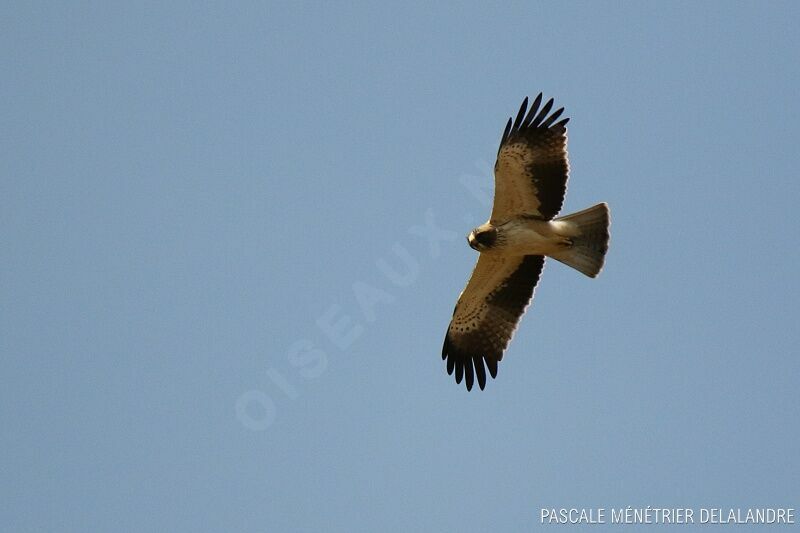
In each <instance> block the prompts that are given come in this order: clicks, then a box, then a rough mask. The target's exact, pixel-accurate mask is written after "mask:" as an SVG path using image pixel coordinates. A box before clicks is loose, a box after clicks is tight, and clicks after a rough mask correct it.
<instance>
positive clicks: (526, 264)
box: [442, 255, 544, 390]
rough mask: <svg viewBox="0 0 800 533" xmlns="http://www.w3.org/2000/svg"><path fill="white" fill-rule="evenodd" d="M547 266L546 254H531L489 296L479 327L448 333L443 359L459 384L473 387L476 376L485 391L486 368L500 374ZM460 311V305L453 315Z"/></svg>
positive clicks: (493, 374)
mask: <svg viewBox="0 0 800 533" xmlns="http://www.w3.org/2000/svg"><path fill="white" fill-rule="evenodd" d="M543 266H544V256H541V255H528V256H525V257H524V258H523V259H522V262H521V263H520V264H519V266H518V267H517V268H516V270H514V272H513V273H511V274H510V275H509V276H508V277H507V278H506V279H505V280H504V281H503V283H502V284H501V285H500V286H499V287H497V289H495V290H494V291H493V292H492V293H491V294H490V295H489V297H488V299H487V303H488V305H489V312H488V313H487V315H486V317H485V318H484V320H483V321H482V322H481V323H480V325H479V327H478V328H477V329H476V330H473V331H469V332H466V333H455V334H452V335H451V333H450V331H449V329H448V333H447V335H446V336H445V339H444V346H442V359H444V360H446V361H447V373H448V374H450V375H452V374H453V371H455V378H456V383H461V381H462V380H465V381H466V386H467V390H472V386H473V384H474V381H475V378H476V377H477V380H478V386H479V387H480V388H481V390H483V388H484V387H485V386H486V369H488V370H489V375H491V376H492V378H495V377H497V363H498V362H499V361H500V360H502V359H503V352H504V351H505V349H506V347H507V346H508V342H509V341H510V340H511V336H512V335H513V333H514V330H515V329H516V327H517V324H518V323H519V320H520V317H521V316H522V314H523V313H524V312H525V308H526V307H527V305H528V304H529V303H530V301H531V298H532V297H533V291H534V289H535V287H536V284H537V283H538V282H539V277H540V275H541V272H542V268H543ZM457 311H458V304H456V309H455V310H454V311H453V314H454V315H455V313H456V312H457Z"/></svg>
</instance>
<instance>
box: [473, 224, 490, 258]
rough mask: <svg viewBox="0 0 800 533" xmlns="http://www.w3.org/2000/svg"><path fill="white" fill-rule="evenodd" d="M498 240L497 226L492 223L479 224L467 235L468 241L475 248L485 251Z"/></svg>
mask: <svg viewBox="0 0 800 533" xmlns="http://www.w3.org/2000/svg"><path fill="white" fill-rule="evenodd" d="M496 241H497V228H495V227H494V226H492V225H490V224H484V225H482V226H478V227H477V228H475V229H474V230H472V231H471V232H470V234H469V235H468V236H467V242H469V245H470V247H471V248H472V249H473V250H477V251H479V252H484V251H486V250H488V249H489V248H491V247H492V246H494V243H495V242H496Z"/></svg>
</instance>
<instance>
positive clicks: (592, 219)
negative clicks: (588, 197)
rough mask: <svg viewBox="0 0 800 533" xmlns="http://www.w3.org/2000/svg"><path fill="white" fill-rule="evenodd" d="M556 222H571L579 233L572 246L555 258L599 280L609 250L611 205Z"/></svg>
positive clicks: (591, 208) (593, 208)
mask: <svg viewBox="0 0 800 533" xmlns="http://www.w3.org/2000/svg"><path fill="white" fill-rule="evenodd" d="M556 220H558V221H564V222H571V223H572V224H574V225H575V229H577V230H578V234H577V235H576V236H574V237H572V238H571V239H570V240H571V241H572V245H571V246H570V247H569V248H567V249H565V250H564V251H561V252H558V253H556V254H553V255H552V256H551V257H552V258H553V259H556V260H558V261H561V262H562V263H564V264H565V265H568V266H571V267H572V268H574V269H575V270H578V271H580V272H583V273H584V274H586V275H587V276H589V277H590V278H594V277H597V274H599V273H600V269H602V268H603V262H604V261H605V257H606V251H607V250H608V225H609V211H608V205H606V204H605V203H602V204H597V205H595V206H593V207H590V208H588V209H584V210H583V211H578V212H577V213H574V214H572V215H567V216H565V217H560V218H557V219H556Z"/></svg>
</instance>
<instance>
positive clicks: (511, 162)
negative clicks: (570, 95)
mask: <svg viewBox="0 0 800 533" xmlns="http://www.w3.org/2000/svg"><path fill="white" fill-rule="evenodd" d="M541 103H542V94H541V93H539V96H537V97H536V99H535V100H534V101H533V105H531V108H530V111H528V113H527V114H526V113H525V111H526V109H527V106H528V98H527V97H526V98H525V100H523V102H522V106H521V107H520V108H519V113H517V118H516V119H515V120H514V122H513V124H512V122H511V119H510V118H509V119H508V123H507V124H506V129H505V131H504V132H503V139H502V140H501V141H500V148H499V149H498V151H497V162H496V163H495V166H494V184H495V188H494V206H493V207H492V217H491V221H492V222H498V223H502V222H505V221H506V220H508V219H509V218H511V217H513V216H517V215H523V214H524V215H534V216H537V217H541V218H542V219H543V220H551V219H553V218H555V216H556V215H557V214H558V212H559V211H560V210H561V204H562V203H563V202H564V193H565V192H566V190H567V175H568V174H569V163H568V161H567V128H566V124H567V122H568V121H569V119H568V118H565V119H562V120H560V121H558V122H556V120H558V118H559V117H560V116H561V113H563V112H564V108H563V107H562V108H560V109H558V110H556V111H555V112H553V113H552V114H549V113H550V110H551V109H552V108H553V99H552V98H551V99H550V100H548V101H547V103H546V104H545V105H544V106H543V107H542V108H541V109H539V104H541ZM548 114H549V115H548Z"/></svg>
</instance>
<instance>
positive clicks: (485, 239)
mask: <svg viewBox="0 0 800 533" xmlns="http://www.w3.org/2000/svg"><path fill="white" fill-rule="evenodd" d="M496 238H497V230H496V229H494V228H492V229H489V230H485V231H481V232H480V233H476V234H475V239H476V240H477V241H478V242H479V243H481V244H483V245H484V246H491V245H492V244H494V241H495V239H496Z"/></svg>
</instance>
